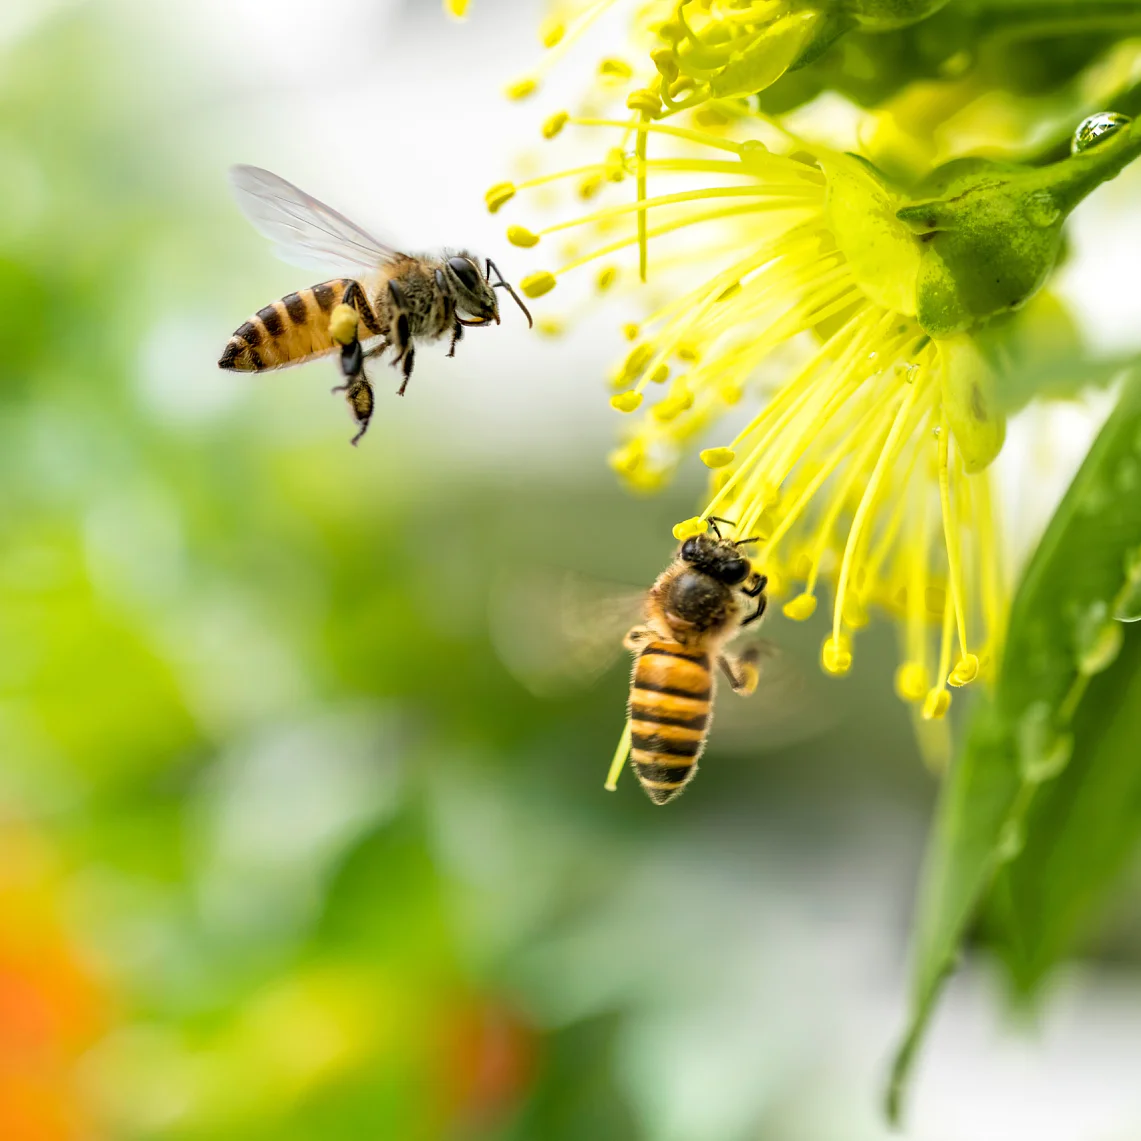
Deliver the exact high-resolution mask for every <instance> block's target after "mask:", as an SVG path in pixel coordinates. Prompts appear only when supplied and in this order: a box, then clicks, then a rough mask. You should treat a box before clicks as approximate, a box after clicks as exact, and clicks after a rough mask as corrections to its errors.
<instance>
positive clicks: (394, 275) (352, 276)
mask: <svg viewBox="0 0 1141 1141" xmlns="http://www.w3.org/2000/svg"><path fill="white" fill-rule="evenodd" d="M230 182H231V185H232V187H233V190H234V197H235V198H236V199H237V202H238V206H239V208H240V209H241V211H242V213H243V214H245V216H246V217H247V218H248V219H249V220H250V222H251V223H252V224H253V226H254V229H256V230H257V231H258V232H259V233H260V234H262V235H263V236H265V237H267V238H269V239H270V240H271V241H273V242H274V243H275V244H276V252H277V253H278V255H279V256H280V257H282V259H283V260H285V261H287V262H290V263H291V264H293V265H300V266H303V267H305V268H314V267H318V268H322V269H326V270H328V269H336V268H339V269H342V270H344V271H346V272H347V274H348V275H347V276H344V277H339V278H333V279H332V280H329V281H322V282H321V283H319V284H318V285H314V286H311V287H310V288H308V289H302V290H299V291H298V292H297V293H290V294H287V295H286V296H285V297H282V298H281V299H280V300H279V301H274V302H273V303H272V304H271V305H267V306H265V308H264V309H259V310H258V311H257V313H255V314H254V315H253V316H252V317H251V318H250V319H249V320H248V321H246V322H245V323H244V324H242V325H240V326H239V327H238V328H237V330H236V331H235V332H234V335H233V336H232V337H231V338H230V340H229V342H228V344H227V345H226V348H225V351H224V352H223V353H222V356H221V359H220V360H219V361H218V365H219V367H220V368H225V369H237V370H240V371H245V372H260V371H262V370H263V369H272V368H282V367H284V366H286V365H293V364H300V363H301V362H302V361H307V360H312V359H313V358H314V357H320V356H325V355H327V354H329V353H333V352H335V351H336V350H337V349H338V348H339V349H340V352H341V373H342V376H343V378H344V383H343V384H340V385H338V386H337V387H336V388H334V389H333V391H334V392H343V393H344V394H345V398H346V400H347V401H348V404H349V408H350V410H351V411H352V414H353V417H354V418H355V420H356V423H357V428H358V430H357V434H356V435H355V436H354V437H353V440H352V442H353V443H354V444H356V443H357V442H358V441H359V440H360V438H361V437H362V436H363V435H364V434H365V432H366V430H367V429H368V424H369V420H370V419H371V418H372V412H373V404H374V401H373V392H372V385H371V383H370V382H369V380H368V378H367V377H366V376H365V370H364V365H365V361H366V360H368V359H370V358H372V357H379V356H380V355H381V354H383V353H385V352H387V351H388V350H389V349H392V350H393V357H392V362H391V363H392V365H393V367H399V368H400V369H401V371H402V372H403V381H402V382H401V385H400V388H399V389H398V390H397V391H398V395H401V396H403V395H404V390H405V388H407V386H408V378H409V377H410V376H411V375H412V365H413V361H414V360H415V355H416V350H415V343H416V342H417V341H435V340H439V339H440V338H442V337H444V336H445V335H446V334H448V333H451V336H452V343H451V348H450V349H449V351H448V356H449V357H451V356H455V352H456V344H457V343H458V342H459V340H460V339H461V337H462V336H463V332H464V329H465V328H469V327H472V326H480V325H489V324H491V323H492V322H493V321H494V322H495V324H497V325H498V324H499V302H498V298H497V297H496V294H495V290H496V289H499V288H503V289H506V290H507V292H508V293H510V294H511V296H512V297H513V298H514V299H515V302H516V304H518V306H519V308H520V309H522V310H523V313H524V314H525V315H526V317H527V323H528V325H530V324H532V321H531V314H530V313H529V312H528V311H527V307H526V305H524V304H523V301H522V300H521V299H520V297H519V295H518V294H517V293H516V292H515V290H514V289H512V287H511V286H510V285H509V284H508V283H507V282H506V281H505V280H504V279H503V275H502V274H501V273H500V272H499V269H498V268H497V266H496V265H495V263H494V262H493V261H491V260H490V259H488V260H487V268H486V270H483V269H480V267H479V263H478V261H477V260H476V258H475V257H474V256H473V255H472V254H470V253H468V252H467V251H463V250H461V251H460V252H458V253H452V252H450V251H448V252H444V253H441V254H436V255H425V256H413V255H410V254H403V253H400V252H399V251H398V250H395V249H393V248H392V247H391V246H388V245H386V244H385V243H384V242H381V241H378V240H377V239H376V238H374V237H373V236H372V235H371V234H369V233H367V232H366V231H364V230H362V229H361V228H360V227H359V226H357V225H356V224H355V223H353V222H350V221H349V220H348V218H346V217H345V216H344V215H343V214H340V213H339V212H338V211H336V210H334V209H332V208H331V207H329V206H326V205H325V204H324V203H323V202H318V201H317V199H316V198H313V197H312V196H311V195H308V194H306V193H305V191H303V190H300V189H298V188H297V187H296V186H294V185H293V184H292V183H290V182H286V181H285V179H284V178H279V177H278V176H277V175H276V174H271V173H270V172H269V171H268V170H261V169H260V168H258V167H256V166H235V167H233V168H232V169H231V171H230ZM492 273H494V274H495V276H496V278H497V280H496V281H494V282H492V281H490V275H491V274H492Z"/></svg>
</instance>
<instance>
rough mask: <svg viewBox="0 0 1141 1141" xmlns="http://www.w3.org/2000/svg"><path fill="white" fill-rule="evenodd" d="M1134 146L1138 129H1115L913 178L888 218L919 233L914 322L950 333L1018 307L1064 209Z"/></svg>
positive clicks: (1053, 249) (1055, 240) (1039, 279)
mask: <svg viewBox="0 0 1141 1141" xmlns="http://www.w3.org/2000/svg"><path fill="white" fill-rule="evenodd" d="M1138 153H1141V129H1139V128H1138V126H1137V125H1136V124H1134V125H1133V126H1131V127H1129V128H1124V127H1123V128H1121V129H1119V130H1116V131H1114V132H1112V133H1110V134H1108V135H1106V136H1105V137H1104V138H1103V140H1101V141H1098V142H1097V143H1095V144H1094V145H1091V146H1089V147H1088V148H1087V149H1085V150H1082V151H1080V152H1078V153H1076V154H1073V155H1071V156H1070V157H1069V158H1066V159H1063V160H1062V161H1061V162H1057V163H1054V164H1052V165H1051V166H1047V167H1042V168H1032V167H1024V166H1018V165H1014V164H1010V163H997V162H988V161H987V160H985V159H960V160H956V161H954V162H951V163H948V164H947V165H946V166H944V167H941V168H939V169H938V170H936V171H935V172H933V174H932V175H931V177H930V178H929V179H928V180H927V181H926V182H925V183H924V184H922V185H921V186H920V187H918V188H917V189H918V193H919V194H921V195H923V197H924V198H925V199H926V200H925V201H920V202H915V203H913V204H911V205H909V206H905V207H904V208H903V209H901V210H899V211H898V212H897V214H896V217H897V218H898V219H899V220H900V221H901V222H903V223H905V224H906V225H907V226H908V227H909V228H910V229H911V231H912V232H913V233H914V234H916V235H917V236H918V237H919V240H920V243H921V249H922V253H921V256H920V263H919V275H918V279H917V282H916V313H917V318H918V320H919V323H920V324H921V325H922V326H923V328H924V329H925V330H926V331H927V332H928V333H929V334H930V335H931V336H933V337H949V336H952V335H953V334H955V333H961V332H964V331H966V330H968V329H971V328H974V327H975V326H977V325H979V324H981V323H983V322H984V321H988V320H990V319H991V318H993V317H996V316H998V315H1000V314H1002V313H1008V312H1011V311H1012V310H1015V309H1019V308H1021V307H1022V306H1023V305H1025V304H1026V302H1027V301H1029V300H1030V298H1031V297H1033V296H1034V294H1035V293H1037V292H1038V290H1039V289H1040V288H1041V287H1042V286H1043V285H1044V284H1045V282H1046V280H1047V278H1048V277H1049V275H1050V272H1051V271H1052V270H1053V268H1054V265H1055V262H1056V261H1057V258H1058V253H1059V250H1060V249H1061V243H1062V225H1063V223H1064V222H1065V220H1066V217H1067V215H1068V214H1069V213H1070V211H1071V210H1072V209H1073V208H1074V207H1075V206H1076V205H1077V204H1078V203H1079V202H1080V201H1081V200H1082V199H1083V198H1084V197H1085V196H1086V195H1087V194H1089V193H1090V191H1092V190H1094V189H1096V187H1098V186H1100V185H1101V183H1103V182H1105V181H1106V180H1107V179H1110V178H1113V177H1114V176H1115V175H1117V174H1118V173H1119V172H1120V171H1121V169H1122V168H1123V167H1124V166H1125V165H1126V164H1127V163H1128V162H1130V161H1131V160H1132V159H1134V158H1135V157H1136V156H1137V155H1138Z"/></svg>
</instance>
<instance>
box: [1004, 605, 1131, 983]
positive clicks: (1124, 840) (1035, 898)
mask: <svg viewBox="0 0 1141 1141" xmlns="http://www.w3.org/2000/svg"><path fill="white" fill-rule="evenodd" d="M1073 737H1074V747H1073V757H1072V759H1071V760H1070V763H1069V764H1068V765H1066V766H1065V768H1064V769H1063V771H1062V772H1061V773H1060V774H1059V775H1058V777H1057V779H1055V780H1052V781H1049V782H1047V783H1045V784H1043V785H1042V786H1041V788H1040V790H1039V792H1038V794H1037V795H1036V796H1035V798H1034V800H1033V802H1032V803H1031V805H1030V808H1029V810H1028V812H1027V816H1026V843H1025V846H1024V847H1023V849H1022V852H1021V854H1020V855H1019V856H1018V858H1017V859H1015V860H1014V861H1012V862H1011V863H1009V864H1007V865H1005V866H1004V867H1003V868H1002V870H1001V872H1000V874H999V876H998V879H997V880H996V882H995V887H994V892H993V896H992V900H991V904H990V908H989V912H990V917H991V923H990V924H988V927H989V928H990V930H991V934H992V938H993V939H994V941H995V942H996V943H997V950H998V951H999V953H1000V954H1001V955H1002V958H1003V960H1004V961H1005V963H1006V964H1007V967H1008V969H1009V971H1010V974H1011V977H1012V979H1013V981H1014V983H1015V986H1016V987H1017V988H1018V990H1019V991H1021V992H1023V993H1025V994H1029V993H1030V992H1032V991H1033V989H1034V988H1035V987H1036V986H1037V985H1038V984H1039V983H1040V982H1041V981H1042V979H1043V977H1044V976H1045V975H1046V973H1047V972H1048V971H1049V969H1050V968H1051V967H1052V966H1054V965H1055V963H1057V961H1058V960H1059V959H1060V958H1061V957H1062V956H1063V955H1064V954H1065V953H1066V952H1067V951H1068V950H1069V949H1070V947H1071V946H1072V945H1073V943H1074V941H1075V939H1076V937H1077V936H1078V934H1079V933H1080V932H1081V931H1083V930H1085V929H1087V927H1088V922H1089V920H1090V918H1091V913H1093V912H1095V910H1096V908H1097V905H1098V904H1099V903H1100V902H1101V901H1102V899H1103V897H1104V895H1105V893H1106V890H1107V889H1108V888H1109V887H1110V886H1111V885H1112V883H1113V881H1114V879H1115V878H1116V877H1117V876H1118V875H1119V874H1120V872H1121V870H1122V867H1123V865H1124V864H1125V863H1126V861H1127V860H1128V858H1129V856H1130V854H1131V852H1132V851H1133V849H1134V846H1135V844H1136V842H1137V840H1138V837H1139V836H1141V765H1139V764H1138V763H1137V758H1138V751H1137V742H1138V741H1139V740H1141V628H1138V627H1137V626H1135V625H1132V626H1130V627H1128V628H1127V629H1125V630H1124V642H1123V645H1122V649H1121V652H1120V653H1119V655H1118V657H1117V659H1116V661H1114V662H1113V664H1112V665H1111V666H1110V668H1109V669H1107V670H1106V671H1105V672H1104V673H1102V674H1100V675H1099V676H1098V677H1096V678H1094V679H1093V681H1092V682H1091V684H1090V687H1089V691H1088V693H1087V694H1086V696H1085V697H1084V698H1083V700H1082V702H1081V704H1080V705H1079V707H1078V710H1077V712H1076V714H1075V716H1074V725H1073Z"/></svg>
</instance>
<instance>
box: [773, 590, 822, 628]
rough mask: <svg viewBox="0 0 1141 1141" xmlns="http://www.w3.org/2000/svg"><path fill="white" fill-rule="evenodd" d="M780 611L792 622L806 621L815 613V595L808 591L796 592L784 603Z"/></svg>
mask: <svg viewBox="0 0 1141 1141" xmlns="http://www.w3.org/2000/svg"><path fill="white" fill-rule="evenodd" d="M781 612H782V613H783V614H784V616H785V617H786V618H791V619H792V620H793V621H794V622H806V621H807V620H808V619H809V618H811V617H812V615H813V614H815V613H816V596H815V595H814V594H808V593H803V594H798V595H797V596H796V597H795V598H793V599H790V600H789V601H788V602H786V603H785V604H784V606H783V607H782V608H781Z"/></svg>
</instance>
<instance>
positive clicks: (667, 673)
mask: <svg viewBox="0 0 1141 1141" xmlns="http://www.w3.org/2000/svg"><path fill="white" fill-rule="evenodd" d="M726 522H727V521H726V520H724V519H715V518H711V519H710V520H709V527H710V531H711V532H712V534H710V532H706V533H704V534H701V535H695V536H694V537H693V538H690V539H686V541H685V542H684V543H682V545H681V547H680V549H679V550H678V552H677V555H676V556H675V557H674V561H673V562H672V563H671V564H670V565H669V566H668V567H667V568H666V569H665V570H664V571H663V572H662V573H661V574H660V575H659V576H658V578H657V580H656V581H655V583H654V585H653V586H652V587H651V588H650V591H649V593H648V595H647V596H646V602H645V622H644V624H642V625H638V626H635V627H633V628H632V629H631V630H630V631H629V632H628V633H627V634H626V637H625V639H624V640H623V644H624V645H625V647H626V649H627V650H629V651H630V652H631V653H633V654H634V655H635V658H634V668H633V673H632V676H631V679H630V700H629V704H628V707H627V712H628V716H629V724H630V759H631V762H632V764H633V767H634V772H635V773H636V774H637V777H638V780H639V781H641V782H642V787H643V788H644V789H645V790H646V793H647V794H648V795H649V797H650V799H651V800H652V801H653V802H654V803H655V804H665V803H666V802H667V801H670V800H672V799H673V798H674V797H675V796H677V795H678V793H680V792H681V790H682V789H683V788H685V786H686V785H687V784H688V783H689V781H690V780H692V779H693V775H694V773H695V772H696V771H697V762H698V759H699V758H700V756H701V754H702V751H703V750H704V748H705V741H706V738H707V737H708V735H709V722H710V719H711V717H712V714H713V690H714V674H713V665H714V664H715V663H716V665H718V666H719V667H720V669H721V671H722V672H723V673H724V674H725V676H726V677H727V678H728V680H729V684H730V686H732V688H733V691H734V693H739V694H741V695H742V696H747V695H748V694H750V693H752V692H753V691H754V690H755V689H756V688H757V681H758V679H759V676H760V673H759V670H758V665H757V662H758V657H759V651H758V649H757V648H756V647H750V648H749V649H747V650H745V651H744V652H743V653H741V654H739V655H731V654H730V653H729V652H728V651H727V650H726V649H725V647H726V645H727V644H728V643H729V642H730V641H732V640H733V638H735V637H736V636H737V634H739V633H740V631H741V630H742V629H744V628H745V627H746V626H748V625H750V624H751V623H753V622H756V621H757V620H758V619H760V617H761V616H762V615H763V614H764V612H765V605H766V601H767V599H766V596H765V587H766V586H767V585H768V579H767V578H766V577H765V576H764V575H763V574H758V573H756V572H755V571H753V569H752V564H751V563H750V562H749V559H748V558H747V557H746V555H745V554H744V553H743V552H742V551H741V548H742V547H743V546H745V545H746V544H748V543H755V542H756V541H757V540H756V539H738V540H736V541H733V540H731V539H723V538H722V537H721V532H720V531H719V530H718V526H717V525H718V523H726ZM728 525H729V526H732V524H728Z"/></svg>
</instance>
